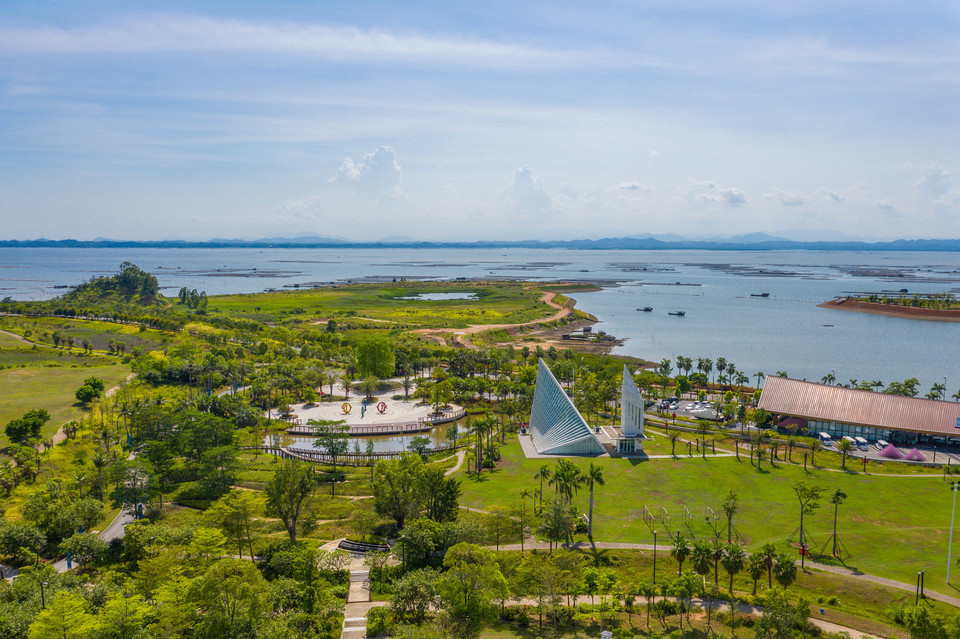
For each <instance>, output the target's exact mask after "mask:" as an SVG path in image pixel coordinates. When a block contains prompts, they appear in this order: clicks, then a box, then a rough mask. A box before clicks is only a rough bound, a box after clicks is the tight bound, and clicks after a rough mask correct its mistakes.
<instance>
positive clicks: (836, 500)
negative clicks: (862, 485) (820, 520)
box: [830, 488, 847, 557]
mask: <svg viewBox="0 0 960 639" xmlns="http://www.w3.org/2000/svg"><path fill="white" fill-rule="evenodd" d="M846 498H847V493H845V492H843V491H842V490H840V489H839V488H837V490H835V491H834V493H833V495H831V496H830V503H831V504H833V556H834V557H836V556H837V553H838V552H839V550H840V548H839V543H838V542H837V513H838V512H839V510H840V504H842V503H843V501H844V500H845V499H846Z"/></svg>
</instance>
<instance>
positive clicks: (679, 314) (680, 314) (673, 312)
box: [667, 311, 687, 317]
mask: <svg viewBox="0 0 960 639" xmlns="http://www.w3.org/2000/svg"><path fill="white" fill-rule="evenodd" d="M686 314H687V312H686V311H670V312H669V313H667V315H676V316H677V317H683V316H685V315H686Z"/></svg>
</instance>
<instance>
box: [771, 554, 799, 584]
mask: <svg viewBox="0 0 960 639" xmlns="http://www.w3.org/2000/svg"><path fill="white" fill-rule="evenodd" d="M773 576H774V578H776V580H777V583H778V584H780V585H781V586H783V588H784V590H786V589H787V587H789V586H790V584H792V583H793V582H794V581H796V580H797V563H796V562H795V561H794V560H793V557H791V556H790V555H788V554H787V553H785V552H782V553H780V554H779V555H777V565H776V566H774V567H773Z"/></svg>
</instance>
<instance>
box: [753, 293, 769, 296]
mask: <svg viewBox="0 0 960 639" xmlns="http://www.w3.org/2000/svg"><path fill="white" fill-rule="evenodd" d="M750 297H770V293H750Z"/></svg>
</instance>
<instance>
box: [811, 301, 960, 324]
mask: <svg viewBox="0 0 960 639" xmlns="http://www.w3.org/2000/svg"><path fill="white" fill-rule="evenodd" d="M817 306H818V307H819V308H832V309H835V310H838V311H854V312H856V313H871V314H873V315H887V316H890V317H900V318H904V319H917V320H927V321H933V322H960V310H949V309H940V308H914V307H910V306H894V305H891V304H881V303H880V302H864V301H862V300H858V299H854V298H849V297H838V298H836V299H833V300H830V301H829V302H824V303H822V304H817Z"/></svg>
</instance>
